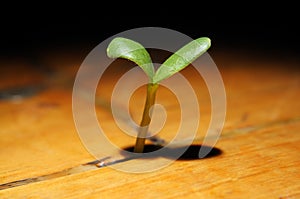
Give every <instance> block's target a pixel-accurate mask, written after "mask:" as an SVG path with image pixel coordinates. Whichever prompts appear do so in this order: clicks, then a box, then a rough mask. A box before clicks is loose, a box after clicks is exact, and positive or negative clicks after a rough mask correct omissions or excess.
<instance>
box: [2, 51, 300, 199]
mask: <svg viewBox="0 0 300 199" xmlns="http://www.w3.org/2000/svg"><path fill="white" fill-rule="evenodd" d="M213 52H214V51H212V53H211V57H212V58H213V59H214V61H215V63H216V64H217V66H218V67H219V70H220V73H221V75H222V77H223V81H224V86H225V89H226V96H227V113H226V120H225V123H224V128H223V130H222V134H221V137H220V139H219V140H218V141H217V144H216V145H215V146H214V147H215V149H216V150H217V151H218V152H219V153H215V154H213V155H212V156H211V157H209V158H203V159H191V160H177V161H174V162H172V163H171V164H170V165H168V166H166V167H164V168H161V169H158V170H155V171H153V172H147V173H139V174H134V173H128V172H122V171H119V170H116V169H114V168H111V167H110V166H104V167H99V165H97V163H98V162H97V161H96V162H94V161H95V160H96V159H95V157H94V156H93V155H92V154H90V153H89V152H88V151H87V149H86V148H85V146H84V144H83V143H82V142H81V140H80V137H79V135H78V133H77V131H76V128H75V125H74V121H73V115H72V87H73V83H74V77H75V74H76V72H77V70H78V68H79V66H80V64H81V61H82V59H83V58H84V55H82V54H80V53H79V55H78V53H75V52H74V53H73V52H69V53H64V52H60V53H49V54H45V55H44V56H43V57H42V58H41V60H42V61H41V62H37V63H29V62H27V61H24V60H1V63H0V65H1V68H0V70H1V71H0V78H1V82H0V89H1V90H0V92H1V93H0V97H1V99H0V113H1V117H0V125H1V129H0V146H1V152H0V160H1V164H0V198H2V199H4V198H9V199H11V198H155V197H156V198H278V199H279V198H281V199H282V198H300V183H299V182H300V102H299V99H300V92H299V90H300V68H299V67H300V64H299V63H300V62H299V60H297V59H288V58H287V57H286V56H283V57H280V56H274V57H264V54H263V53H261V54H259V53H257V54H255V55H254V54H247V53H242V52H234V51H222V50H219V51H216V52H214V53H213ZM31 64H44V65H46V66H47V67H46V68H45V67H40V68H39V69H37V68H33V67H31ZM183 72H184V73H186V75H189V71H188V70H186V71H183ZM112 74H113V70H112ZM107 79H108V80H103V82H104V84H103V85H104V86H103V89H104V90H105V89H111V84H110V82H109V79H114V76H108V77H107ZM191 81H193V78H192V76H191ZM105 82H106V84H105ZM20 87H23V89H12V88H20ZM204 88H205V87H202V86H200V88H199V89H198V90H197V92H201V93H197V94H199V101H201V105H202V106H201V121H200V126H199V135H198V134H197V136H196V138H195V143H196V144H201V136H202V135H201V134H202V132H203V131H205V129H206V128H207V126H208V124H209V121H210V101H209V94H208V93H207V91H205V89H204ZM140 95H143V93H142V92H141V94H139V93H136V96H137V98H138V96H140ZM99 96H100V97H99V100H100V103H99V104H98V105H96V110H97V112H99V113H102V114H99V116H98V117H99V119H100V120H101V122H102V123H103V125H104V128H105V129H108V130H109V131H110V132H112V133H111V134H108V135H107V136H108V137H109V138H110V140H111V141H112V142H114V143H115V144H116V145H118V146H120V147H126V146H132V145H133V144H134V139H133V138H131V137H129V136H127V137H126V136H122V132H121V131H120V130H119V129H118V127H117V126H116V125H115V124H114V123H113V119H112V117H111V115H110V113H109V111H108V110H107V109H106V110H105V105H104V104H103V102H102V101H101V95H99ZM167 96H168V94H167V92H166V91H165V90H164V89H162V90H160V91H159V93H158V100H161V101H162V102H165V103H167V105H173V103H175V101H173V100H169V98H168V97H167ZM133 106H138V107H142V102H141V103H140V104H139V103H136V104H135V105H133ZM134 111H136V112H134ZM140 111H141V108H136V109H133V113H132V114H133V118H135V119H136V120H139V116H140V115H141V114H140V113H141V112H140ZM170 117H171V119H168V126H167V127H166V128H168V129H167V130H163V132H162V134H161V137H162V138H169V137H170V136H172V133H171V132H172V130H173V128H175V127H177V118H178V116H177V115H176V114H173V115H172V114H171V115H170ZM172 117H174V118H172ZM172 122H173V123H172ZM174 126H175V127H174ZM162 159H163V158H157V162H158V163H159V161H163V160H162ZM143 161H147V160H143ZM116 164H124V165H125V164H126V165H130V166H131V167H138V166H139V164H138V163H137V161H135V160H128V161H124V162H120V163H116ZM151 164H153V161H152V163H151Z"/></svg>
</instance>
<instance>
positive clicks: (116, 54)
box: [107, 37, 154, 82]
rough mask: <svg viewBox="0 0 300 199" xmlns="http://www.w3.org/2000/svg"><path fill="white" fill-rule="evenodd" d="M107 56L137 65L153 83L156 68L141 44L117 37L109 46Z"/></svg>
mask: <svg viewBox="0 0 300 199" xmlns="http://www.w3.org/2000/svg"><path fill="white" fill-rule="evenodd" d="M107 55H108V57H110V58H124V59H128V60H130V61H132V62H134V63H136V64H137V65H138V66H140V67H141V68H142V69H143V70H144V72H145V73H146V74H147V76H148V77H149V78H150V81H151V82H152V78H153V76H154V66H153V64H152V60H151V57H150V55H149V53H148V52H147V50H146V49H145V48H144V47H143V46H142V45H141V44H140V43H138V42H135V41H133V40H130V39H126V38H123V37H116V38H114V39H113V40H112V41H111V42H110V44H109V45H108V47H107Z"/></svg>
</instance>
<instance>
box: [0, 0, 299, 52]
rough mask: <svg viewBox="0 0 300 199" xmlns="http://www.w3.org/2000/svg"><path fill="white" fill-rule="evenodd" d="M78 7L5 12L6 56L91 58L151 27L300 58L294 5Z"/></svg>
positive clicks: (3, 37) (3, 48)
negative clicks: (101, 47) (107, 42)
mask: <svg viewBox="0 0 300 199" xmlns="http://www.w3.org/2000/svg"><path fill="white" fill-rule="evenodd" d="M148 3H150V2H148ZM73 4H74V3H73ZM73 4H69V5H61V4H47V3H44V5H35V4H34V6H27V5H17V6H16V5H9V6H6V7H5V6H3V7H2V12H1V19H0V20H1V39H0V42H1V47H0V56H2V57H6V58H19V57H30V56H35V55H38V54H41V53H43V52H45V53H46V52H49V51H55V50H56V49H65V50H68V49H73V50H74V49H77V48H78V49H79V48H81V50H82V52H83V53H88V52H89V51H90V50H91V49H92V48H93V47H95V46H96V45H97V44H99V43H101V41H103V40H104V39H106V38H108V37H110V36H112V35H114V34H117V33H119V32H122V31H125V30H128V29H132V28H138V27H148V26H153V27H164V28H170V29H173V30H177V31H179V32H181V33H183V34H186V35H188V36H190V37H192V38H197V37H200V36H208V37H210V38H211V40H212V42H213V43H212V45H213V47H214V48H215V49H225V50H226V48H227V49H236V50H237V51H240V50H250V52H253V53H255V52H264V53H265V54H266V55H271V56H272V55H274V54H275V53H276V55H280V54H285V55H291V56H294V57H297V56H298V54H299V44H300V40H299V33H300V32H299V30H298V26H299V17H298V14H297V12H296V8H297V7H296V6H293V5H290V4H284V5H282V4H278V5H277V6H276V7H270V6H265V7H261V5H259V4H255V3H254V2H253V3H252V6H249V5H243V6H240V7H238V5H234V6H236V7H231V9H230V10H229V9H227V8H226V7H223V6H222V5H218V4H216V5H213V6H204V5H203V6H202V7H201V6H200V5H201V4H199V5H198V4H195V5H192V4H190V3H186V6H182V4H178V5H176V6H175V7H172V8H171V7H162V6H161V4H159V3H156V4H155V3H154V2H151V6H149V8H148V9H144V8H145V7H147V2H143V3H140V4H135V5H127V4H126V2H125V3H124V4H123V5H122V4H121V5H119V4H120V3H117V2H111V4H104V3H102V4H101V3H98V4H88V3H86V4H82V3H77V5H76V8H74V7H73ZM173 4H174V3H173ZM132 6H134V8H133V7H132ZM139 6H140V7H139ZM218 6H219V7H218ZM229 7H230V6H229Z"/></svg>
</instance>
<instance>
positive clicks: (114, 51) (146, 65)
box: [107, 37, 211, 153]
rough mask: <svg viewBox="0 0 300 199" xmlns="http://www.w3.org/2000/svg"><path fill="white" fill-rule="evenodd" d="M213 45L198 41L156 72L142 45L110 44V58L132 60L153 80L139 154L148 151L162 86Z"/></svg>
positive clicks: (206, 40)
mask: <svg viewBox="0 0 300 199" xmlns="http://www.w3.org/2000/svg"><path fill="white" fill-rule="evenodd" d="M210 45H211V43H210V39H209V38H207V37H200V38H198V39H195V40H193V41H191V42H189V43H188V44H186V45H185V46H183V47H182V48H180V49H179V50H178V51H177V52H175V53H174V54H172V55H171V56H170V57H169V58H168V59H167V60H166V61H164V62H163V63H162V64H161V66H160V67H159V68H158V69H157V71H155V69H154V66H153V63H152V60H151V57H150V55H149V53H148V51H147V50H146V49H145V48H144V47H143V46H142V45H141V44H140V43H138V42H136V41H133V40H130V39H127V38H123V37H116V38H114V39H113V40H112V41H111V42H110V44H109V45H108V47H107V55H108V57H110V58H123V59H128V60H130V61H132V62H134V63H136V64H137V65H138V66H139V67H141V68H142V70H143V71H144V72H145V73H146V75H147V76H148V78H149V82H148V84H147V96H146V103H145V107H144V112H143V116H142V120H141V123H140V129H139V131H138V136H137V138H136V143H135V147H134V152H135V153H142V152H143V150H144V145H145V139H146V135H147V132H148V127H149V124H150V122H151V113H150V108H151V107H152V106H153V105H154V103H155V96H156V91H157V89H158V87H159V83H160V82H161V81H162V80H164V79H166V78H169V77H170V76H172V75H174V74H175V73H177V72H179V71H181V70H182V69H184V68H185V67H187V66H188V65H189V64H190V63H192V62H193V61H194V60H196V59H197V58H198V57H199V56H201V55H202V54H203V53H205V52H206V51H207V50H208V48H209V47H210Z"/></svg>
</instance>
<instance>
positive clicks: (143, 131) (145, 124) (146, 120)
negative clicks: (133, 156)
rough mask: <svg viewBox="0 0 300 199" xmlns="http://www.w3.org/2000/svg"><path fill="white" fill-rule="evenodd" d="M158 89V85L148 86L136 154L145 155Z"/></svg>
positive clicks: (135, 148) (135, 149) (150, 84)
mask: <svg viewBox="0 0 300 199" xmlns="http://www.w3.org/2000/svg"><path fill="white" fill-rule="evenodd" d="M157 88H158V84H152V83H149V84H148V85H147V97H146V103H145V107H144V112H143V118H142V121H141V124H140V129H139V132H138V136H137V138H136V143H135V147H134V152H135V153H143V151H144V146H145V140H146V136H147V132H148V128H149V124H150V122H151V113H150V108H151V107H152V106H153V105H154V103H155V96H156V91H157Z"/></svg>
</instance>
